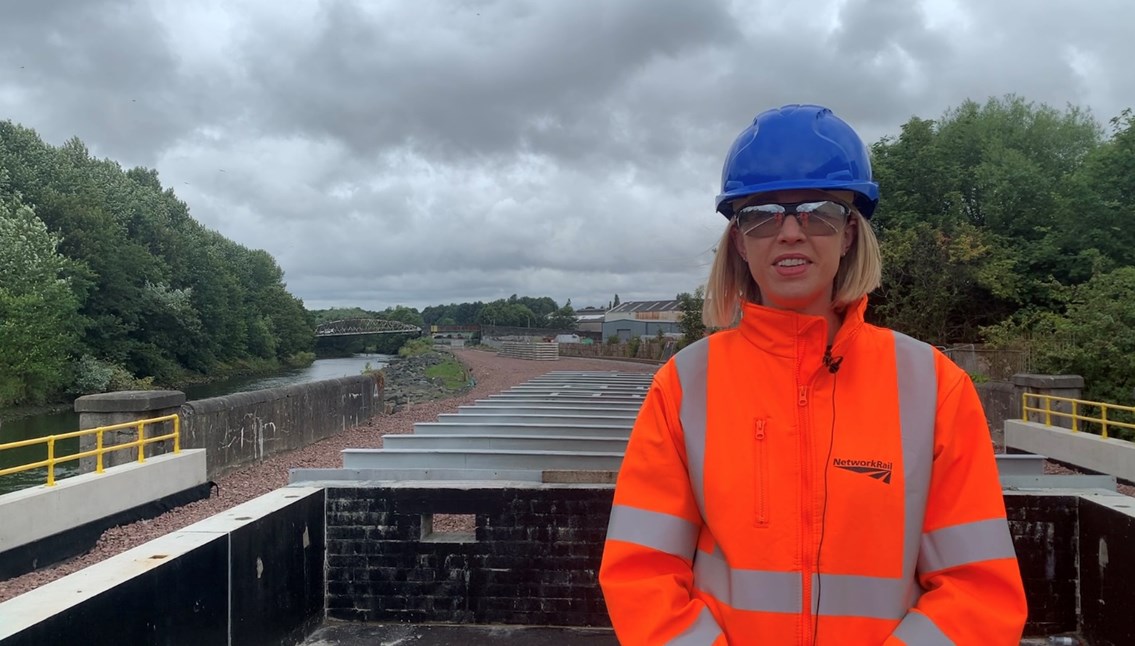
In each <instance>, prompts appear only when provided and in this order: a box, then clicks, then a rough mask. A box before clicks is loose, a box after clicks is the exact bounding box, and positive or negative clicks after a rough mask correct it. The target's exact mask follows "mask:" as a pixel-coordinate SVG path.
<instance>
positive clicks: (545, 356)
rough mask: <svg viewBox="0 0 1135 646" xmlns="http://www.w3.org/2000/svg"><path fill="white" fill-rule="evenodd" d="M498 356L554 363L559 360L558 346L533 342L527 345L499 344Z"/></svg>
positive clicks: (517, 343) (513, 342) (509, 342)
mask: <svg viewBox="0 0 1135 646" xmlns="http://www.w3.org/2000/svg"><path fill="white" fill-rule="evenodd" d="M499 354H500V355H501V356H502V357H512V358H513V359H528V360H530V361H556V360H557V359H559V358H560V344H558V343H539V342H535V341H533V342H528V343H521V342H516V341H505V342H503V343H501V346H500V353H499Z"/></svg>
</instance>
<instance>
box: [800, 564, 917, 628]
mask: <svg viewBox="0 0 1135 646" xmlns="http://www.w3.org/2000/svg"><path fill="white" fill-rule="evenodd" d="M817 583H818V584H819V587H817ZM919 592H920V591H919V589H918V583H917V582H916V581H915V580H914V578H913V577H912V578H904V579H884V578H881V577H873V576H856V575H852V574H821V575H819V576H818V577H817V576H816V575H813V576H812V607H813V608H815V607H816V595H817V594H819V603H820V607H819V610H818V613H819V614H821V615H825V616H833V617H868V618H871V619H890V620H896V619H902V618H903V616H904V615H906V613H907V611H908V610H910V608H911V607H912V606H913V605H914V603H915V601H917V599H918V595H919Z"/></svg>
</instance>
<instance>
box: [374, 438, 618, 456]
mask: <svg viewBox="0 0 1135 646" xmlns="http://www.w3.org/2000/svg"><path fill="white" fill-rule="evenodd" d="M382 448H383V449H420V450H428V449H450V450H459V449H460V450H465V449H469V450H481V451H495V450H502V451H581V452H587V451H597V452H600V453H625V452H626V450H627V438H617V437H594V436H591V437H576V436H570V435H469V434H464V435H417V434H415V435H384V436H383V437H382Z"/></svg>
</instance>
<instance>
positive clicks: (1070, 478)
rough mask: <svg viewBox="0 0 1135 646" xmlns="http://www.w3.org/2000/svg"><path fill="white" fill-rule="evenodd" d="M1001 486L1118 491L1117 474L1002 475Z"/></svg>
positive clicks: (1008, 487)
mask: <svg viewBox="0 0 1135 646" xmlns="http://www.w3.org/2000/svg"><path fill="white" fill-rule="evenodd" d="M1001 488H1002V489H1009V490H1014V491H1023V490H1027V489H1106V490H1108V491H1118V488H1117V487H1116V481H1115V476H1082V475H1002V476H1001Z"/></svg>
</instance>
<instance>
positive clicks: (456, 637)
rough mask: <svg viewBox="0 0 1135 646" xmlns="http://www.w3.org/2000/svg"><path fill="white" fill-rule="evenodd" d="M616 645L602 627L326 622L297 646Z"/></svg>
mask: <svg viewBox="0 0 1135 646" xmlns="http://www.w3.org/2000/svg"><path fill="white" fill-rule="evenodd" d="M375 644H388V645H390V646H393V645H394V644H406V645H407V646H409V645H410V644H413V646H618V644H619V641H618V640H617V639H615V633H614V632H613V631H611V630H610V629H605V628H553V627H539V626H491V625H490V626H485V625H480V626H456V625H438V624H432V625H431V624H361V623H342V622H332V621H328V622H326V623H325V624H324V625H323V627H321V628H320V629H319V630H317V631H315V632H314V633H312V635H311V636H310V637H308V639H307V641H305V642H303V644H301V646H374V645H375Z"/></svg>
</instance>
